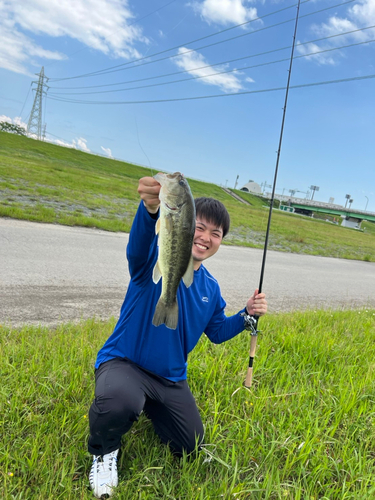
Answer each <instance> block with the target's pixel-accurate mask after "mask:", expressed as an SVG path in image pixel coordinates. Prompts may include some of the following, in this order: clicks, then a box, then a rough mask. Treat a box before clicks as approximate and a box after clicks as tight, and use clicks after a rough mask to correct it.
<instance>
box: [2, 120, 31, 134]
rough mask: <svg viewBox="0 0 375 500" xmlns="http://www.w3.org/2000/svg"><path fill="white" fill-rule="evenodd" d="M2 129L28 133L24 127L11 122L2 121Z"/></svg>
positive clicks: (15, 132)
mask: <svg viewBox="0 0 375 500" xmlns="http://www.w3.org/2000/svg"><path fill="white" fill-rule="evenodd" d="M0 130H1V131H2V132H10V133H11V134H18V135H26V129H25V128H24V127H21V126H20V125H15V124H14V123H9V122H0Z"/></svg>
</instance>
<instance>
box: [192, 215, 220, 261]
mask: <svg viewBox="0 0 375 500" xmlns="http://www.w3.org/2000/svg"><path fill="white" fill-rule="evenodd" d="M222 240H223V230H222V228H221V227H217V226H216V225H215V224H211V223H210V222H207V221H206V220H205V219H204V218H202V217H197V221H196V226H195V234H194V240H193V249H192V253H193V259H194V269H195V270H197V269H199V267H200V265H201V262H202V261H203V260H206V259H208V257H211V256H212V255H214V254H215V253H216V252H217V251H218V250H219V247H220V244H221V242H222Z"/></svg>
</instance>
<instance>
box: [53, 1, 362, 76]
mask: <svg viewBox="0 0 375 500" xmlns="http://www.w3.org/2000/svg"><path fill="white" fill-rule="evenodd" d="M309 1H310V0H305V1H304V2H303V3H307V2H309ZM354 1H355V0H347V1H345V2H342V3H339V4H336V5H332V6H330V7H325V8H323V9H319V10H316V11H313V12H310V13H308V14H304V15H303V16H300V17H301V18H303V17H308V16H311V15H314V14H318V13H321V12H324V11H326V10H330V9H334V8H336V7H340V6H343V5H347V4H349V3H352V2H354ZM295 5H296V4H295ZM295 5H292V6H290V7H287V8H292V7H294V6H295ZM287 8H284V9H280V10H278V11H274V12H271V13H269V14H266V15H264V16H260V17H257V18H256V19H253V20H251V21H248V22H247V23H246V24H248V23H250V22H254V21H258V20H260V19H263V18H264V17H267V16H270V15H274V14H277V13H279V12H281V11H283V10H286V9H287ZM292 21H294V18H292V19H288V20H286V21H281V22H279V23H276V24H272V25H270V26H265V27H263V28H259V29H258V30H254V31H251V32H248V33H242V34H241V35H236V36H234V37H231V38H226V39H225V40H219V41H218V42H214V43H211V44H208V45H203V46H201V47H196V48H194V49H189V50H186V51H184V52H181V53H179V54H173V55H171V56H166V57H162V58H159V59H155V60H154V61H145V62H143V63H140V64H137V65H136V66H131V67H125V66H128V65H129V64H133V63H135V62H137V63H138V62H139V61H142V60H144V59H149V58H150V57H154V56H157V55H160V54H163V53H165V52H169V51H171V50H174V49H178V48H182V47H184V46H186V45H190V44H192V43H194V42H197V41H200V40H203V39H205V38H209V37H211V36H215V35H218V34H220V33H223V32H224V31H228V30H229V28H227V29H226V30H221V31H219V32H216V33H213V34H211V35H207V36H205V37H202V38H198V39H196V40H193V41H191V42H187V43H184V44H181V45H178V46H175V47H172V48H170V49H166V50H163V51H161V52H156V53H154V54H151V55H149V56H145V57H141V58H139V59H133V60H132V61H128V62H126V63H123V64H119V65H116V66H112V67H110V68H107V69H103V70H98V71H95V72H92V73H86V74H82V75H76V76H73V77H67V78H51V79H50V81H53V82H58V81H65V80H73V79H77V78H84V77H91V76H101V75H106V74H110V73H116V72H118V71H124V70H127V69H133V68H134V67H137V68H138V67H139V66H144V65H147V64H153V63H155V62H159V61H164V60H166V59H172V58H175V57H181V56H182V55H184V54H188V53H191V52H195V51H197V50H202V49H206V48H208V47H213V46H215V45H219V44H222V43H226V42H229V41H232V40H236V39H238V38H242V37H245V36H250V35H253V34H255V33H259V32H261V31H265V30H268V29H271V28H275V27H278V26H281V25H283V24H287V23H290V22H292ZM238 26H241V25H236V26H233V27H231V29H234V28H237V27H238ZM115 68H121V69H115Z"/></svg>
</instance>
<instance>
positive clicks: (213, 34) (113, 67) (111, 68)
mask: <svg viewBox="0 0 375 500" xmlns="http://www.w3.org/2000/svg"><path fill="white" fill-rule="evenodd" d="M309 1H310V0H304V2H302V3H306V2H309ZM351 1H354V0H351ZM296 5H297V4H293V5H290V6H289V7H284V8H282V9H279V10H276V11H273V12H270V13H269V14H265V15H264V16H259V17H257V18H255V19H251V20H250V21H246V22H245V23H241V24H236V25H234V26H231V27H229V28H225V29H223V30H220V31H216V32H215V33H211V34H210V35H206V36H203V37H200V38H196V39H195V40H190V41H189V42H185V43H182V44H180V45H176V46H174V47H170V48H169V49H165V50H162V51H160V52H155V53H154V54H150V55H148V56H144V57H139V58H138V59H133V60H132V61H128V62H126V63H122V64H117V65H115V66H110V67H108V68H104V69H102V70H98V71H93V72H91V73H86V74H83V75H76V76H72V77H67V78H52V79H51V81H62V80H72V79H75V78H83V77H86V76H97V75H100V74H107V72H108V73H112V72H113V71H109V70H114V69H115V68H119V67H123V66H127V65H129V64H133V63H136V62H137V63H138V62H139V61H143V60H144V59H149V58H150V57H154V56H158V55H161V54H165V53H166V52H170V51H171V50H175V49H179V48H181V47H186V46H187V45H191V44H192V43H196V42H200V41H202V40H206V39H207V38H211V37H213V36H217V35H220V34H222V33H225V32H227V31H230V30H232V29H235V28H239V27H242V26H244V25H246V24H250V23H253V22H255V21H259V20H261V19H264V18H265V17H269V16H272V15H274V14H278V13H280V12H283V11H284V10H288V9H291V8H293V7H296ZM220 43H222V42H220ZM164 59H168V57H166V58H162V59H160V60H164Z"/></svg>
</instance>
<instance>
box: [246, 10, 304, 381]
mask: <svg viewBox="0 0 375 500" xmlns="http://www.w3.org/2000/svg"><path fill="white" fill-rule="evenodd" d="M300 3H301V0H298V4H297V14H296V22H295V26H294V35H293V45H292V52H291V55H290V63H289V70H288V82H287V86H286V92H285V102H284V108H283V117H282V121H281V131H280V139H279V148H278V150H277V158H276V167H275V175H274V180H273V188H272V195H271V201H270V209H269V213H268V223H267V230H266V239H265V241H264V250H263V259H262V267H261V271H260V280H259V287H258V293H261V291H262V286H263V277H264V268H265V265H266V256H267V248H268V238H269V233H270V226H271V218H272V208H273V203H274V200H275V188H276V181H277V173H278V170H279V161H280V152H281V144H282V141H283V133H284V123H285V115H286V107H287V104H288V94H289V85H290V77H291V74H292V65H293V55H294V47H295V44H296V35H297V26H298V18H299V8H300ZM244 319H245V329H246V330H249V331H250V334H251V340H250V357H249V367H248V369H247V373H246V379H245V382H244V386H245V387H247V388H250V387H251V385H252V380H253V365H254V356H255V350H256V345H257V336H258V333H259V331H260V330H258V322H259V316H250V315H249V314H246V313H245V314H244Z"/></svg>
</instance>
